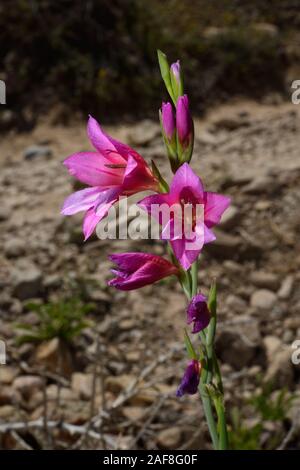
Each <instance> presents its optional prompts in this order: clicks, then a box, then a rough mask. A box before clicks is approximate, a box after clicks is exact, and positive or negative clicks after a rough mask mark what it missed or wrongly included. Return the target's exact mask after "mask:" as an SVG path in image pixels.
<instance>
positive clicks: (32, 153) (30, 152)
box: [23, 145, 52, 160]
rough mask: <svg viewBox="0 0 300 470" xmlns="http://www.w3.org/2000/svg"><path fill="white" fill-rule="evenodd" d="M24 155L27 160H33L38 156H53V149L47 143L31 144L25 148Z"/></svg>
mask: <svg viewBox="0 0 300 470" xmlns="http://www.w3.org/2000/svg"><path fill="white" fill-rule="evenodd" d="M23 156H24V158H25V160H33V159H34V158H37V157H51V156H52V150H51V148H50V147H48V146H46V145H31V146H30V147H27V148H26V149H25V150H24V152H23Z"/></svg>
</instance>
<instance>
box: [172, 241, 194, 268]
mask: <svg viewBox="0 0 300 470" xmlns="http://www.w3.org/2000/svg"><path fill="white" fill-rule="evenodd" d="M186 244H187V241H186V240H185V239H182V240H171V245H172V248H173V251H174V254H175V256H176V258H177V259H178V261H179V263H180V264H181V266H182V267H183V269H184V270H185V271H187V270H188V269H189V268H190V267H191V265H192V264H193V262H194V261H196V259H197V257H198V255H199V253H200V250H198V249H197V250H188V249H187V247H186Z"/></svg>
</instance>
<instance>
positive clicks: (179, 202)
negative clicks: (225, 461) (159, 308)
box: [138, 163, 230, 270]
mask: <svg viewBox="0 0 300 470" xmlns="http://www.w3.org/2000/svg"><path fill="white" fill-rule="evenodd" d="M229 204H230V199H229V197H227V196H223V195H221V194H217V193H212V192H207V191H204V188H203V184H202V181H201V179H200V178H199V177H198V176H197V175H196V174H195V173H194V172H193V170H192V169H191V167H190V166H189V165H188V163H184V164H183V165H182V166H181V167H180V168H179V169H178V170H177V172H176V173H175V175H174V177H173V180H172V183H171V187H170V192H169V193H167V194H157V195H153V196H148V197H146V198H144V199H143V200H142V201H140V202H139V203H138V205H139V206H140V207H142V209H144V210H145V211H147V212H148V213H149V214H151V215H152V216H153V217H155V218H156V219H157V220H158V221H159V223H160V224H161V225H162V239H165V240H170V242H171V245H172V248H173V251H174V253H175V256H176V258H177V259H178V261H179V262H180V264H181V266H182V267H183V268H184V269H185V270H187V269H188V268H189V267H190V266H191V264H192V263H193V262H194V261H195V260H196V259H197V257H198V255H199V253H200V251H201V250H202V247H203V245H204V244H206V243H209V242H212V241H214V240H215V239H216V237H215V235H214V234H213V232H212V231H211V228H212V227H213V226H214V225H216V224H218V223H219V222H220V219H221V216H222V214H223V212H224V211H225V210H226V209H227V207H228V206H229ZM166 206H169V208H170V214H169V218H168V219H167V220H164V219H166V218H165V217H162V212H161V211H160V209H158V208H164V207H166ZM174 207H175V210H173V209H174ZM172 208H173V209H172ZM178 208H179V209H180V208H182V210H180V211H178ZM187 208H189V209H191V211H189V214H190V213H192V220H191V221H189V222H190V224H189V225H190V226H191V231H190V232H189V233H187V234H186V231H185V230H181V231H180V234H179V230H178V228H179V226H180V225H181V224H182V225H184V226H185V225H186V217H185V213H186V211H187ZM199 208H200V209H201V210H200V211H199V210H198V209H199ZM178 214H179V215H178ZM182 214H183V218H182V217H181V215H182ZM198 214H199V215H198Z"/></svg>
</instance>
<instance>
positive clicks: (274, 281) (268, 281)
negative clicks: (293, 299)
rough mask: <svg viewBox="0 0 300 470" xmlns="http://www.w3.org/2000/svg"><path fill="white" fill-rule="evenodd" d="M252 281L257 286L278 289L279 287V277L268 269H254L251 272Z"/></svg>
mask: <svg viewBox="0 0 300 470" xmlns="http://www.w3.org/2000/svg"><path fill="white" fill-rule="evenodd" d="M250 281H251V282H252V284H254V285H255V287H262V288H266V289H270V290H274V291H276V290H277V289H278V287H279V279H278V276H277V275H276V274H273V273H268V272H266V271H254V272H252V273H251V274H250Z"/></svg>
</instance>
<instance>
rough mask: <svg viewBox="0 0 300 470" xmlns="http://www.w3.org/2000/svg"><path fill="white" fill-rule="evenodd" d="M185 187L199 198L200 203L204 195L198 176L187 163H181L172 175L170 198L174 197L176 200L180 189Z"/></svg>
mask: <svg viewBox="0 0 300 470" xmlns="http://www.w3.org/2000/svg"><path fill="white" fill-rule="evenodd" d="M186 188H189V189H190V190H192V192H193V194H194V196H195V197H197V198H198V199H199V203H200V202H201V200H202V198H203V195H204V191H203V184H202V181H201V179H200V178H199V176H197V175H196V173H194V172H193V170H192V169H191V167H190V166H189V164H188V163H184V164H183V165H181V167H180V168H179V169H178V170H177V171H176V173H175V175H174V177H173V180H172V183H171V191H170V193H171V195H172V200H173V199H174V198H175V199H176V200H177V199H178V198H179V197H180V193H181V191H182V190H184V189H186Z"/></svg>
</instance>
